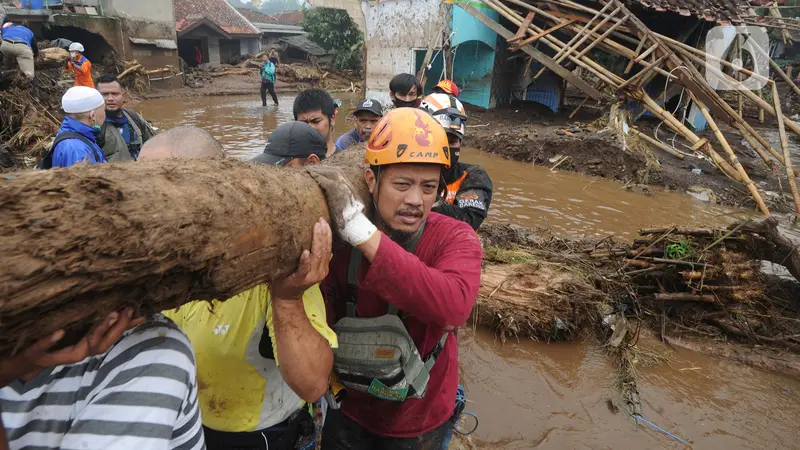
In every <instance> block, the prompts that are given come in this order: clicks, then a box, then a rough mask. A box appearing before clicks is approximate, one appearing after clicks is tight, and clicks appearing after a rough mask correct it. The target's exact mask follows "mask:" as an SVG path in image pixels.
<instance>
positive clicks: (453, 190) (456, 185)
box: [445, 170, 467, 205]
mask: <svg viewBox="0 0 800 450" xmlns="http://www.w3.org/2000/svg"><path fill="white" fill-rule="evenodd" d="M466 178H467V171H466V170H465V171H464V174H463V175H461V176H460V177H459V178H458V179H457V180H456V181H453V182H452V183H450V184H448V185H447V198H446V199H445V201H446V202H447V203H450V204H451V205H452V204H453V203H455V202H456V194H458V190H459V189H460V188H461V183H463V182H464V180H465V179H466Z"/></svg>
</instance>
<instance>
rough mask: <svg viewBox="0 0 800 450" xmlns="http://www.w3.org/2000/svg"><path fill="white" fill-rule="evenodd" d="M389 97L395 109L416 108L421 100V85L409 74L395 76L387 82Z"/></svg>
mask: <svg viewBox="0 0 800 450" xmlns="http://www.w3.org/2000/svg"><path fill="white" fill-rule="evenodd" d="M389 96H390V97H391V98H392V103H394V106H395V108H405V107H408V108H417V107H419V103H420V101H421V100H422V84H420V82H419V80H417V77H415V76H414V75H411V74H410V73H401V74H398V75H395V76H394V78H392V79H391V81H389Z"/></svg>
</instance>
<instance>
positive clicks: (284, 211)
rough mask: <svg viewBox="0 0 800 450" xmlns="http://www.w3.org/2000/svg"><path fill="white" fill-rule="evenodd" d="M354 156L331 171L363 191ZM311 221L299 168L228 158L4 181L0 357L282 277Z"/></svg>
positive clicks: (313, 187) (0, 190) (310, 192)
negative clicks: (101, 320)
mask: <svg viewBox="0 0 800 450" xmlns="http://www.w3.org/2000/svg"><path fill="white" fill-rule="evenodd" d="M348 153H350V154H349V155H348ZM360 158H363V153H360V152H358V151H355V150H353V151H351V152H346V153H344V154H343V156H342V157H339V158H336V160H338V161H339V162H338V163H337V162H332V164H335V165H341V166H342V168H343V170H344V171H345V173H346V174H347V176H348V178H349V179H351V180H352V182H353V184H354V185H356V186H362V187H363V189H364V192H363V193H364V194H366V185H365V184H364V183H363V169H362V167H363V166H362V165H361V163H360V161H359V159H360ZM367 204H369V203H367ZM320 217H324V218H326V219H328V211H327V206H326V203H325V197H324V195H323V193H322V191H321V190H320V189H319V187H318V186H317V184H316V183H315V182H314V181H313V179H312V178H311V177H310V176H309V175H308V174H307V173H305V172H304V171H300V170H292V169H278V168H275V167H270V166H263V165H252V164H249V163H245V162H239V161H232V160H205V161H200V160H194V161H165V162H150V163H136V164H110V165H99V166H78V167H71V168H67V169H55V170H49V171H30V172H24V173H13V174H5V175H3V176H2V178H0V324H2V325H1V326H2V329H3V331H4V333H3V336H2V337H0V357H3V356H7V355H9V354H10V353H11V352H13V351H15V350H17V349H19V348H21V347H22V346H23V345H25V344H26V343H30V342H32V341H33V340H35V339H37V338H41V337H43V336H45V335H47V334H48V333H51V332H53V331H54V330H56V329H60V328H64V327H67V329H68V330H72V331H75V330H79V329H80V330H82V329H85V327H86V325H87V324H89V323H91V322H93V321H94V320H96V319H97V318H98V317H101V316H104V315H105V314H107V313H108V312H110V311H113V310H117V309H119V308H121V307H123V306H135V307H138V308H140V310H141V311H142V312H145V313H146V312H153V311H159V310H163V309H167V308H172V307H176V306H178V305H181V304H183V303H185V302H188V301H191V300H194V299H213V298H220V299H225V298H228V297H230V296H232V295H235V294H237V293H239V292H242V291H243V290H246V289H248V288H250V287H252V286H255V285H257V284H259V283H263V282H266V281H268V280H271V279H274V278H275V277H277V276H280V275H283V274H287V273H291V271H293V270H294V268H295V267H296V265H297V260H298V258H299V256H300V253H301V251H302V249H304V248H308V247H309V246H310V241H311V229H312V225H313V223H314V222H315V221H316V220H318V219H319V218H320Z"/></svg>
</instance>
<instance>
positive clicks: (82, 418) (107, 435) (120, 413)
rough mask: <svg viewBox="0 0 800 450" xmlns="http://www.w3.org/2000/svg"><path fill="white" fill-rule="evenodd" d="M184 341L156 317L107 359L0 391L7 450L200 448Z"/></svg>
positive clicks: (192, 370) (192, 368)
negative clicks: (8, 447)
mask: <svg viewBox="0 0 800 450" xmlns="http://www.w3.org/2000/svg"><path fill="white" fill-rule="evenodd" d="M196 372H197V368H196V365H195V359H194V354H193V352H192V346H191V344H190V343H189V340H188V339H187V338H186V335H184V334H183V333H182V332H181V331H180V330H179V329H178V328H177V326H176V325H175V324H174V323H173V322H172V321H170V320H168V319H166V318H165V317H163V316H162V315H160V314H159V315H155V316H152V317H150V318H148V320H147V321H146V322H145V323H144V324H142V325H140V326H138V327H137V328H135V329H134V330H131V331H129V332H127V333H126V334H125V335H123V337H122V338H121V339H120V340H119V341H118V342H117V343H116V344H115V345H114V346H113V347H112V348H111V349H110V350H109V351H108V352H106V353H104V354H102V355H97V356H91V357H89V358H86V359H85V360H83V361H81V362H79V363H77V364H70V365H65V366H58V367H55V368H53V369H47V370H44V371H42V372H41V373H39V374H38V375H37V376H36V377H35V378H34V379H32V380H30V381H28V382H23V381H21V380H17V381H14V382H13V383H11V384H10V385H9V386H6V387H5V388H3V389H0V409H1V410H2V415H3V416H2V417H3V424H4V425H5V427H6V433H7V436H8V441H9V444H10V448H11V449H34V448H35V449H58V448H61V449H76V450H78V449H81V450H84V449H140V450H143V449H187V450H188V449H203V448H204V446H205V444H204V440H203V430H202V425H201V421H200V410H199V408H198V402H197V379H196V376H197V374H196Z"/></svg>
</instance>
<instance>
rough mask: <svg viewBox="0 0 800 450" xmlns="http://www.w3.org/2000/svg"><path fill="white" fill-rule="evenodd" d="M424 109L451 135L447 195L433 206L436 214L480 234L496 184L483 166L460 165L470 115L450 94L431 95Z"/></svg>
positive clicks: (448, 137)
mask: <svg viewBox="0 0 800 450" xmlns="http://www.w3.org/2000/svg"><path fill="white" fill-rule="evenodd" d="M420 108H422V109H424V110H426V111H428V112H429V113H430V114H431V115H433V117H434V119H436V120H438V121H439V123H441V124H442V126H443V127H444V129H445V131H446V132H447V141H448V144H449V147H450V159H451V161H452V163H451V164H450V167H449V168H448V169H446V170H444V171H443V172H442V176H443V177H444V181H445V183H446V184H447V193H446V195H445V196H444V198H442V199H440V200H439V201H438V202H436V204H435V205H434V206H433V211H435V212H438V213H439V214H444V215H446V216H450V217H452V218H454V219H458V220H461V221H464V222H466V223H468V224H469V225H470V226H471V227H472V228H473V229H475V230H477V229H478V227H480V226H481V223H483V221H484V219H486V216H487V215H488V214H489V204H490V203H491V202H492V180H491V178H489V174H487V173H486V171H485V170H483V168H482V167H481V166H478V165H475V164H466V163H463V162H459V161H458V158H459V157H460V156H461V141H462V139H464V132H465V130H466V122H467V113H466V111H465V110H464V105H462V104H461V102H460V101H459V100H458V99H457V98H455V97H453V96H452V95H448V94H431V95H429V96H427V97H425V99H423V100H422V105H421V106H420Z"/></svg>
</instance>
